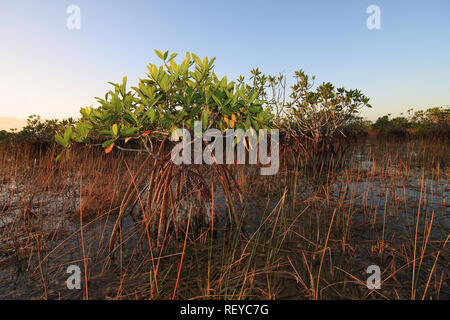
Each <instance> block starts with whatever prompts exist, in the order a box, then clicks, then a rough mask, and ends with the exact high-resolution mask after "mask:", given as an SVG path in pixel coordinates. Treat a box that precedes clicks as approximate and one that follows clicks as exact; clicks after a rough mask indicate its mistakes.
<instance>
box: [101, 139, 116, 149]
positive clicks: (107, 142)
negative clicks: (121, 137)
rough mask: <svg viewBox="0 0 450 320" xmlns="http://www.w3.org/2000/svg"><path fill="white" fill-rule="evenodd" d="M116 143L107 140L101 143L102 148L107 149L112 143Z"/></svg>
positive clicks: (112, 140) (113, 140)
mask: <svg viewBox="0 0 450 320" xmlns="http://www.w3.org/2000/svg"><path fill="white" fill-rule="evenodd" d="M115 141H116V139H110V140H107V141H105V142H103V144H102V147H103V148H108V147H109V146H110V145H112V144H113V143H114V142H115Z"/></svg>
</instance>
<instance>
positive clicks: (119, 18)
mask: <svg viewBox="0 0 450 320" xmlns="http://www.w3.org/2000/svg"><path fill="white" fill-rule="evenodd" d="M71 4H75V5H78V6H79V7H80V9H81V29H80V30H68V29H67V27H66V20H67V18H68V16H69V15H68V14H67V13H66V9H67V7H68V6H69V5H71ZM372 4H375V5H378V6H379V7H380V9H381V30H368V29H367V28H366V20H367V17H368V16H369V15H368V14H367V13H366V9H367V7H368V6H369V5H372ZM0 40H1V41H0V45H1V50H0V95H1V97H2V98H1V99H0V116H17V117H26V116H27V115H29V114H32V113H38V114H41V115H42V116H43V117H45V118H54V117H67V116H78V110H79V108H80V107H83V106H87V105H94V106H95V100H94V97H95V96H103V95H104V93H105V92H106V91H107V90H108V89H109V85H108V84H107V82H108V81H113V82H119V81H120V80H121V79H122V77H123V76H124V75H127V76H128V78H129V81H131V83H132V84H133V83H136V80H137V79H138V77H143V76H144V75H145V72H146V65H147V64H148V63H149V62H157V61H158V59H157V57H156V56H155V54H154V52H153V50H154V49H155V48H156V49H160V50H170V51H171V52H178V53H179V54H182V55H184V53H185V52H186V51H190V52H194V53H196V54H198V55H199V56H202V57H203V56H205V55H207V56H209V57H212V56H215V57H217V60H216V63H215V65H216V72H217V73H218V75H220V76H221V75H227V76H228V78H229V79H230V78H236V77H237V76H238V75H240V74H244V75H247V74H248V72H249V70H250V69H251V68H254V67H259V68H260V69H261V70H262V71H263V72H265V73H278V72H284V73H285V74H286V75H288V76H289V78H291V75H292V73H293V71H294V70H297V69H299V68H302V69H304V70H305V71H306V72H308V73H309V74H314V75H316V76H317V81H319V82H322V81H330V82H332V83H335V84H336V85H338V86H345V87H347V88H358V89H361V90H362V91H363V92H364V93H365V94H366V95H367V96H369V97H370V98H371V101H372V104H373V106H374V108H373V109H372V110H370V111H367V112H364V114H363V115H365V116H367V117H369V118H370V119H376V117H378V116H379V115H382V114H385V113H388V112H390V113H392V114H394V115H397V114H399V113H400V112H405V111H406V110H407V109H408V108H410V107H416V108H419V109H422V108H425V107H432V106H439V105H449V104H450V1H448V0H433V1H403V0H395V1H393V0H389V1H384V0H370V1H365V0H345V1H344V0H343V1H333V0H330V1H321V0H318V1H282V0H279V1H261V0H259V1H245V0H241V1H231V0H228V1H195V0H191V1H173V0H172V1H137V0H129V1H100V0H96V1H93V0H91V1H81V0H71V1H36V0H27V1H20V0H1V2H0Z"/></svg>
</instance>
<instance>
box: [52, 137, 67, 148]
mask: <svg viewBox="0 0 450 320" xmlns="http://www.w3.org/2000/svg"><path fill="white" fill-rule="evenodd" d="M55 141H56V143H57V144H59V145H60V146H62V147H64V148H65V147H66V146H67V144H66V143H65V142H64V139H63V137H61V135H59V134H57V135H56V136H55Z"/></svg>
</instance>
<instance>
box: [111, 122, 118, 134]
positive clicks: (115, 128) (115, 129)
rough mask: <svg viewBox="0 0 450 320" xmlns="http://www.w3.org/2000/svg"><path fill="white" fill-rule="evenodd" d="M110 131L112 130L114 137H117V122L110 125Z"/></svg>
mask: <svg viewBox="0 0 450 320" xmlns="http://www.w3.org/2000/svg"><path fill="white" fill-rule="evenodd" d="M111 131H112V133H113V135H114V136H115V137H117V134H118V133H119V129H118V128H117V124H115V123H114V124H113V125H112V127H111Z"/></svg>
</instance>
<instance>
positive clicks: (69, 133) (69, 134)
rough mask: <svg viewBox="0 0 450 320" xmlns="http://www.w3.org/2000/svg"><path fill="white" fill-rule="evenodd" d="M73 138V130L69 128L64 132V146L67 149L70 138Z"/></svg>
mask: <svg viewBox="0 0 450 320" xmlns="http://www.w3.org/2000/svg"><path fill="white" fill-rule="evenodd" d="M71 137H72V128H70V127H69V128H67V129H66V132H64V146H65V147H66V146H67V144H68V143H69V140H70V138H71Z"/></svg>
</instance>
